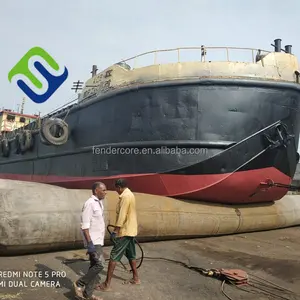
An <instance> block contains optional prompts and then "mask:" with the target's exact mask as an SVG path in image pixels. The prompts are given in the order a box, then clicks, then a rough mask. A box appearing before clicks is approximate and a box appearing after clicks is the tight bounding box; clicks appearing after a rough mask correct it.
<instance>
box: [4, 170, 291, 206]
mask: <svg viewBox="0 0 300 300" xmlns="http://www.w3.org/2000/svg"><path fill="white" fill-rule="evenodd" d="M121 177H122V178H126V179H127V181H128V183H129V185H130V188H131V189H132V190H133V191H134V192H137V193H146V194H155V195H162V196H169V197H179V198H185V199H191V200H202V201H209V202H219V203H255V202H266V201H275V200H279V199H280V198H282V197H283V196H284V195H285V194H286V193H287V189H283V188H276V187H272V188H269V189H267V190H266V189H261V190H260V192H258V193H257V194H256V195H254V196H253V197H250V195H251V194H253V193H254V192H255V191H256V190H257V188H258V186H259V184H260V182H264V181H266V180H267V179H271V180H273V181H274V182H278V183H283V184H290V183H291V181H292V179H291V178H290V177H289V176H287V175H285V174H283V173H281V172H280V171H278V170H277V169H276V168H264V169H258V170H249V171H242V172H237V173H233V174H216V175H214V174H212V175H173V174H155V173H151V174H122V175H117V176H109V177H96V176H95V177H64V176H53V175H50V176H45V175H20V174H0V178H2V179H13V180H21V181H34V182H41V183H48V184H54V185H58V186H62V187H65V188H72V189H90V188H91V185H92V183H93V182H95V181H103V182H104V183H105V184H106V185H107V188H108V189H113V184H114V180H115V179H117V178H121Z"/></svg>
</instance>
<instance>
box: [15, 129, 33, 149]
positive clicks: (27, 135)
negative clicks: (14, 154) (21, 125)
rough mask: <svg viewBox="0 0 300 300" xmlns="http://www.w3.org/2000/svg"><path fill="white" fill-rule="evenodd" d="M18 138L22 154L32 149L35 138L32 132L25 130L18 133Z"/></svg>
mask: <svg viewBox="0 0 300 300" xmlns="http://www.w3.org/2000/svg"><path fill="white" fill-rule="evenodd" d="M17 136H18V137H17ZM17 136H16V139H18V143H19V149H20V151H21V152H22V153H24V152H26V151H27V150H31V149H32V146H33V137H32V133H31V131H30V130H24V131H22V132H20V133H18V134H17Z"/></svg>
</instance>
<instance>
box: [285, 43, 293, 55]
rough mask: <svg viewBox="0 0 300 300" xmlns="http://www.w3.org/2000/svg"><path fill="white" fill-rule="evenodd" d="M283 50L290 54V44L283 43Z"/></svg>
mask: <svg viewBox="0 0 300 300" xmlns="http://www.w3.org/2000/svg"><path fill="white" fill-rule="evenodd" d="M284 50H285V53H289V54H292V45H285V46H284Z"/></svg>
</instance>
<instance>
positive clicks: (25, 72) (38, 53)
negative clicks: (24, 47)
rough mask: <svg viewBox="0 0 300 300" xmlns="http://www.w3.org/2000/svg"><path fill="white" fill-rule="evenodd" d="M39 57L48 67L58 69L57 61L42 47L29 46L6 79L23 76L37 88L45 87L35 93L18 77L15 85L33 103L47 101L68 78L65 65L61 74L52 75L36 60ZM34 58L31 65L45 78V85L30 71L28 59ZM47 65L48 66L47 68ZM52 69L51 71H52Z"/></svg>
mask: <svg viewBox="0 0 300 300" xmlns="http://www.w3.org/2000/svg"><path fill="white" fill-rule="evenodd" d="M39 58H42V59H43V60H44V61H45V62H46V63H48V65H49V66H50V68H52V69H53V70H54V71H56V72H58V71H59V69H60V68H59V65H58V63H57V62H56V61H55V60H54V59H53V58H52V57H51V56H50V55H49V53H47V52H46V51H45V50H44V49H42V48H40V47H34V48H31V49H30V50H29V51H28V52H27V53H26V54H25V55H24V56H23V57H22V58H21V59H20V60H19V61H18V63H17V64H16V65H15V66H14V67H13V68H12V69H11V70H10V72H9V73H8V80H9V82H11V80H12V78H13V77H14V76H16V75H19V76H21V77H23V78H24V77H25V78H26V79H28V80H29V81H30V82H31V83H32V84H33V86H35V87H36V88H37V91H38V90H42V89H43V88H44V89H46V91H45V92H44V93H42V94H41V93H36V92H35V91H33V90H32V89H31V88H30V87H29V86H28V85H27V84H26V83H25V81H24V80H23V79H18V81H17V85H18V87H19V88H20V89H21V90H22V91H23V92H24V93H25V94H26V95H27V96H28V97H29V98H30V99H31V100H32V101H33V102H35V103H44V102H45V101H47V100H48V99H49V98H50V97H51V96H52V95H53V93H54V92H55V91H56V90H57V89H58V88H59V87H60V86H61V85H62V84H63V83H64V82H65V80H66V79H67V78H68V69H67V68H66V67H65V69H64V72H63V74H61V75H59V76H54V75H53V74H51V73H49V71H48V70H47V69H46V68H45V66H44V65H42V63H41V62H39V61H38V59H39ZM33 59H35V61H34V63H33V66H34V67H35V68H36V70H37V71H38V72H39V73H40V74H41V75H42V76H43V77H44V78H45V79H46V81H47V83H48V84H47V85H48V86H46V85H45V84H44V85H43V83H42V82H41V81H40V80H39V79H38V78H37V77H36V76H35V75H34V74H33V73H32V72H31V70H30V68H29V65H30V64H29V61H30V60H33ZM49 66H46V67H48V69H49ZM53 70H52V73H54V71H53Z"/></svg>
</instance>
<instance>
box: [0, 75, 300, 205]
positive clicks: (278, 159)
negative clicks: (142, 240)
mask: <svg viewBox="0 0 300 300" xmlns="http://www.w3.org/2000/svg"><path fill="white" fill-rule="evenodd" d="M299 107H300V89H299V87H298V85H297V84H292V83H279V82H275V81H274V82H270V81H269V82H267V81H253V80H234V79H228V80H220V79H219V80H203V79H202V80H194V81H180V82H179V81H172V82H164V83H159V84H158V83H156V84H155V83H152V84H148V85H144V86H142V85H139V87H138V88H126V89H123V90H120V91H117V92H116V91H115V92H114V91H112V92H110V93H109V94H107V95H105V96H102V97H99V98H97V99H94V100H90V101H89V102H85V103H80V104H78V105H75V106H74V107H72V108H70V109H67V110H65V111H63V112H60V113H59V114H58V115H56V117H59V118H62V119H64V118H65V121H66V122H67V124H68V126H69V139H68V141H67V143H65V144H64V145H61V146H54V145H45V144H44V143H42V142H41V140H40V138H39V135H40V134H35V135H34V136H33V139H34V141H33V147H32V149H31V150H28V151H26V152H25V153H18V154H17V153H16V151H15V150H16V149H15V144H14V142H12V143H11V144H10V153H9V156H8V157H5V156H2V157H1V158H0V177H1V178H8V179H18V180H29V181H37V182H45V183H51V184H56V185H60V186H65V187H68V188H90V187H91V183H92V182H93V181H95V180H102V181H104V182H105V183H106V184H107V185H108V187H109V188H112V187H113V186H112V184H113V180H114V179H115V178H119V177H126V178H127V179H128V181H129V184H130V186H131V188H132V189H133V190H134V191H136V192H142V193H151V194H158V195H165V196H172V197H179V198H180V197H182V198H188V199H196V200H204V201H215V202H219V203H252V202H264V201H274V200H278V199H280V198H282V197H283V196H284V195H285V194H286V193H287V191H288V190H287V188H279V187H276V186H268V188H266V184H268V183H270V182H271V183H281V184H286V185H289V184H290V183H291V181H292V178H293V176H294V173H295V170H296V165H297V162H298V159H299V156H298V153H297V146H298V137H299V131H300V120H299V116H298V112H299Z"/></svg>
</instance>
